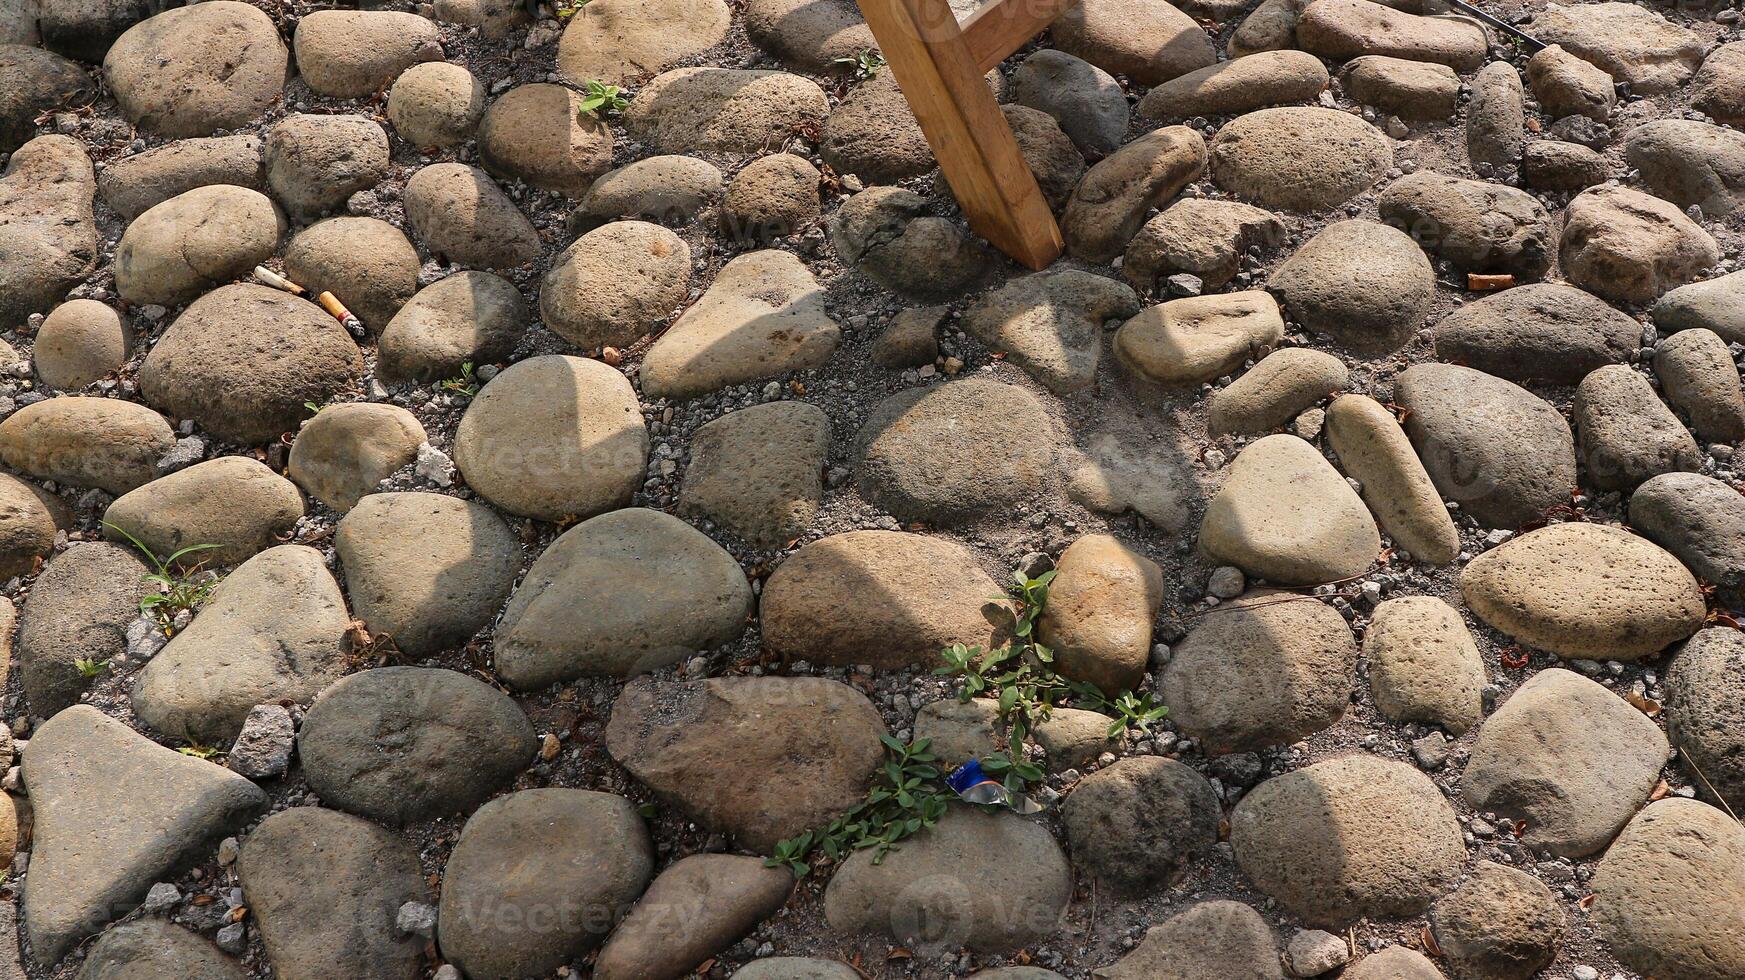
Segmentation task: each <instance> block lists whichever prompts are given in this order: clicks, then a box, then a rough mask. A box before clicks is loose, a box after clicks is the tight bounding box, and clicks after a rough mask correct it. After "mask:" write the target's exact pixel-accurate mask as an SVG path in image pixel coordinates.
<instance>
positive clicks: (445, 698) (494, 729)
mask: <svg viewBox="0 0 1745 980" xmlns="http://www.w3.org/2000/svg"><path fill="white" fill-rule="evenodd" d="M537 746H538V740H537V739H535V738H534V734H533V725H532V723H530V722H529V721H528V720H527V716H526V715H525V714H523V713H522V711H521V708H520V707H519V706H518V705H516V704H515V702H514V701H512V700H510V699H509V696H508V695H506V694H504V693H503V692H501V691H499V690H497V689H496V688H494V687H491V686H490V685H488V684H486V683H484V682H483V681H479V680H475V679H473V678H471V677H468V676H467V675H465V674H461V673H456V672H455V671H452V670H441V669H435V668H426V667H381V668H377V669H375V670H366V671H362V672H360V673H356V674H352V675H351V676H349V677H346V678H344V679H343V680H341V681H339V682H338V683H336V684H334V685H333V686H332V687H329V688H328V689H327V690H325V691H323V692H322V693H321V696H320V697H318V698H316V699H315V703H314V704H313V705H311V706H310V708H309V711H308V713H307V714H306V715H305V716H304V718H303V727H302V730H301V731H300V732H299V733H298V736H297V753H298V755H299V756H300V757H301V759H302V760H303V773H304V775H305V776H306V777H307V778H308V780H309V788H310V789H313V790H314V791H315V792H316V793H317V794H318V795H320V797H321V798H322V800H323V801H325V802H327V803H328V804H330V805H332V806H335V807H338V808H339V809H341V810H346V811H349V812H352V813H357V814H361V815H363V816H366V817H370V818H372V819H374V820H378V821H381V822H383V823H387V824H405V823H412V822H415V821H420V820H426V819H430V818H432V817H439V816H448V815H450V814H454V813H465V812H467V811H469V810H471V809H472V808H473V807H475V806H477V805H478V804H479V803H480V802H482V801H483V800H484V799H485V798H486V797H488V796H490V795H491V794H492V793H495V792H496V791H498V790H500V789H502V788H504V787H505V786H507V785H508V784H509V783H510V782H512V781H514V779H515V777H516V776H517V775H518V774H520V772H521V770H523V769H525V768H526V767H527V766H528V764H530V763H531V762H532V761H533V756H534V753H535V751H536V749H537Z"/></svg>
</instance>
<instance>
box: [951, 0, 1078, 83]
mask: <svg viewBox="0 0 1745 980" xmlns="http://www.w3.org/2000/svg"><path fill="white" fill-rule="evenodd" d="M1077 5H1078V0H989V2H988V3H985V4H983V5H982V6H981V7H979V8H977V10H976V12H975V13H973V14H971V15H969V17H968V19H966V20H965V21H964V22H963V43H964V46H965V47H967V48H969V54H970V57H971V58H973V59H974V60H975V63H976V66H977V67H979V68H980V69H981V70H982V71H983V72H987V71H989V70H991V69H993V68H994V67H996V66H997V65H999V63H1000V62H1002V61H1005V60H1006V59H1007V58H1009V57H1011V56H1012V52H1014V51H1016V50H1018V49H1019V48H1021V47H1023V46H1024V45H1026V44H1029V43H1030V39H1031V38H1034V37H1035V36H1036V35H1038V34H1040V33H1042V31H1043V30H1044V29H1046V28H1047V27H1048V25H1050V24H1052V23H1054V22H1055V21H1057V20H1059V19H1060V15H1061V14H1064V13H1066V12H1067V11H1068V10H1071V9H1072V8H1073V7H1075V6H1077Z"/></svg>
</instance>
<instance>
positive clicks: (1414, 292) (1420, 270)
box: [1266, 218, 1436, 355]
mask: <svg viewBox="0 0 1745 980" xmlns="http://www.w3.org/2000/svg"><path fill="white" fill-rule="evenodd" d="M1266 288H1267V289H1268V290H1270V291H1271V292H1273V293H1274V294H1276V295H1277V296H1278V297H1279V299H1280V301H1281V302H1282V303H1283V304H1284V307H1285V309H1286V310H1288V311H1289V312H1290V315H1291V317H1292V319H1294V320H1295V321H1296V322H1297V323H1298V324H1299V325H1301V326H1303V327H1307V328H1308V329H1310V330H1313V331H1315V332H1317V333H1325V334H1330V335H1332V337H1333V339H1335V340H1337V341H1338V342H1340V343H1342V344H1344V345H1345V346H1347V347H1350V348H1352V349H1354V350H1356V351H1358V352H1360V353H1365V354H1369V355H1374V354H1377V353H1381V352H1385V351H1391V350H1394V349H1395V348H1397V347H1399V346H1400V345H1401V344H1403V343H1405V342H1406V340H1408V339H1409V338H1410V337H1411V336H1412V335H1413V334H1414V333H1415V332H1416V331H1417V329H1418V327H1420V326H1421V325H1422V324H1423V323H1424V318H1425V317H1426V316H1427V315H1428V314H1429V312H1430V305H1431V302H1432V301H1433V300H1434V298H1435V293H1436V274H1435V272H1434V271H1433V270H1432V269H1431V267H1430V259H1429V258H1428V257H1427V256H1425V254H1424V252H1423V250H1422V249H1420V248H1418V245H1417V243H1416V242H1414V241H1413V240H1412V238H1411V236H1409V235H1407V234H1406V233H1405V232H1402V231H1400V230H1399V229H1397V228H1392V227H1389V226H1388V225H1384V224H1381V223H1379V222H1375V221H1369V220H1365V219H1361V218H1354V219H1351V220H1349V221H1337V222H1334V223H1333V224H1330V225H1328V226H1327V227H1325V228H1323V229H1321V231H1320V232H1318V233H1316V235H1315V237H1313V238H1311V239H1309V241H1308V242H1307V243H1306V244H1304V245H1303V247H1302V248H1299V249H1297V251H1296V252H1295V253H1294V254H1292V255H1291V257H1290V258H1288V259H1286V260H1285V262H1284V264H1283V265H1281V266H1279V267H1278V269H1277V270H1276V271H1274V272H1273V274H1272V276H1271V278H1269V279H1268V280H1267V286H1266Z"/></svg>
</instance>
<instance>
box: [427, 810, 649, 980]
mask: <svg viewBox="0 0 1745 980" xmlns="http://www.w3.org/2000/svg"><path fill="white" fill-rule="evenodd" d="M557 854H562V855H564V859H563V860H559V861H554V860H552V857H553V855H557ZM654 860H655V855H654V842H653V841H651V840H650V839H649V836H648V825H647V824H646V823H645V822H644V821H643V819H642V817H641V816H640V815H639V814H638V813H637V812H636V806H635V804H633V803H631V802H630V801H629V800H627V799H625V798H623V797H622V796H613V795H612V794H610V793H595V792H591V791H589V790H580V789H529V790H522V791H520V792H518V793H511V794H509V795H508V796H503V797H499V798H497V799H495V800H492V801H491V802H489V803H487V804H485V805H484V806H482V807H480V808H479V809H478V812H476V813H474V814H473V815H472V817H471V819H469V820H468V821H467V822H466V826H465V827H463V828H462V829H461V835H460V841H459V842H458V843H456V844H455V846H454V852H453V853H452V854H451V855H449V859H448V867H447V868H446V869H445V870H444V872H443V877H442V904H441V910H442V911H441V917H440V919H439V920H438V923H437V934H438V935H439V936H441V943H442V947H441V948H442V955H443V958H444V959H446V960H448V961H449V962H450V963H453V964H454V965H456V966H458V967H460V968H461V969H462V970H464V971H466V975H467V976H470V977H475V978H481V980H484V978H489V980H513V978H517V977H528V976H547V975H549V974H551V973H552V972H554V971H555V970H556V969H557V968H558V967H559V966H562V965H563V964H566V963H569V962H571V961H573V960H575V959H578V958H580V957H582V956H584V955H586V954H587V953H588V952H590V951H591V950H593V948H594V947H596V946H598V945H599V944H600V942H601V941H602V940H604V939H605V938H606V933H607V932H609V931H610V930H611V929H612V926H613V925H614V924H615V923H617V922H618V920H619V919H620V918H622V917H623V916H624V914H625V913H627V912H628V911H630V907H631V904H632V903H633V902H635V901H636V899H637V897H638V896H640V895H641V894H642V890H643V889H644V888H645V887H646V886H647V885H648V882H649V879H651V878H652V877H653V876H654ZM554 910H569V911H568V912H567V913H564V914H557V915H554V914H553V912H554Z"/></svg>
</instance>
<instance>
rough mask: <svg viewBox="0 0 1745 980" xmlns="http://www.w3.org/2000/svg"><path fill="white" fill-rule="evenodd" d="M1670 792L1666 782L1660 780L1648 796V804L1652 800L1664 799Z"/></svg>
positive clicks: (1670, 788) (1670, 789)
mask: <svg viewBox="0 0 1745 980" xmlns="http://www.w3.org/2000/svg"><path fill="white" fill-rule="evenodd" d="M1671 792H1672V787H1671V786H1669V785H1667V783H1666V780H1664V779H1662V780H1661V781H1660V782H1658V783H1655V784H1654V792H1652V793H1649V794H1648V799H1649V801H1650V802H1652V801H1654V800H1664V799H1666V797H1667V794H1669V793H1671Z"/></svg>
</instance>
